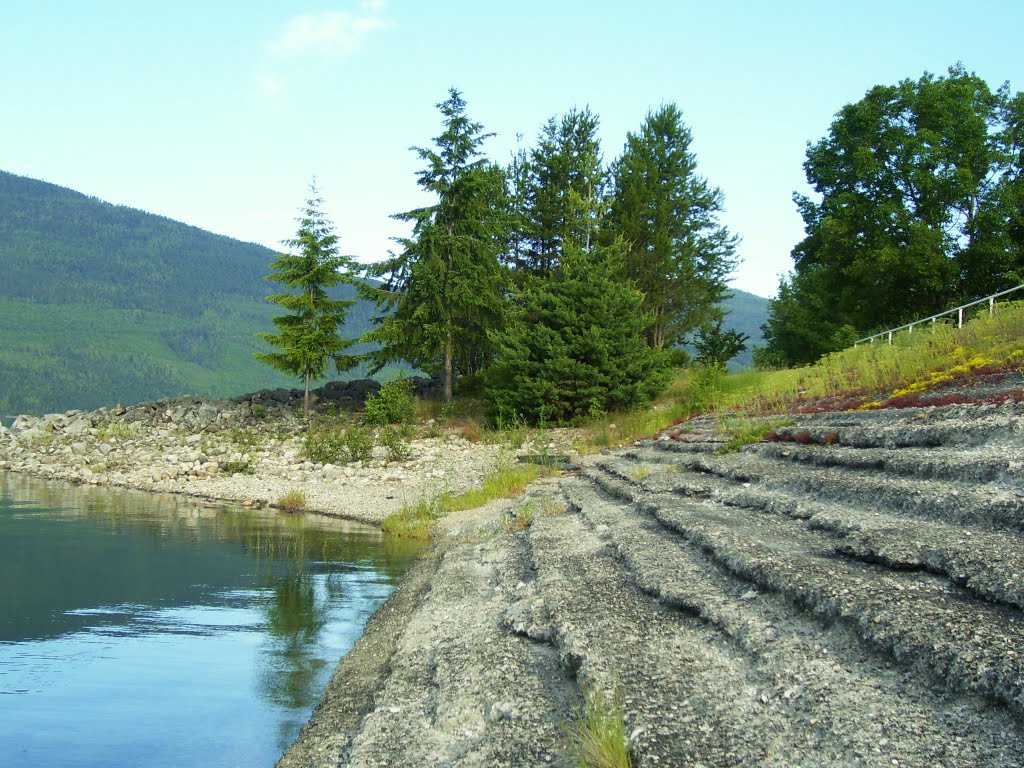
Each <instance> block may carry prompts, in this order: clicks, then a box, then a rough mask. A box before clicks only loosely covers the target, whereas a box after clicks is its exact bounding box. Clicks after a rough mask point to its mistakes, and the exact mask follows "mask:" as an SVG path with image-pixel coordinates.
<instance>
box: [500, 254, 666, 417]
mask: <svg viewBox="0 0 1024 768" xmlns="http://www.w3.org/2000/svg"><path fill="white" fill-rule="evenodd" d="M621 264H622V253H621V249H620V248H618V247H617V246H616V247H609V248H605V249H600V250H599V251H597V252H595V253H593V254H591V253H586V254H584V253H579V252H572V251H567V252H566V255H565V259H564V261H563V264H562V275H561V278H560V279H559V280H545V281H538V282H536V283H531V284H528V285H527V286H526V287H525V288H524V289H523V291H522V293H521V294H520V295H518V296H517V297H516V301H515V302H513V305H514V306H513V309H512V311H511V312H510V314H509V319H508V323H507V324H506V327H505V329H504V330H503V331H502V332H501V333H499V334H496V335H495V342H496V343H497V346H498V362H497V363H496V364H495V365H493V366H492V367H491V368H490V369H489V372H488V376H487V387H486V393H487V400H488V412H489V414H490V416H491V418H492V419H493V420H495V421H497V420H498V419H508V418H509V417H515V416H521V417H522V418H523V419H525V420H526V421H527V422H528V423H531V424H540V425H544V424H552V425H553V424H567V423H573V422H577V423H578V422H579V420H581V419H590V418H595V417H597V416H600V415H601V414H604V413H610V412H613V411H622V410H625V409H628V408H631V407H635V406H644V405H647V404H648V403H649V402H650V401H651V400H652V399H653V398H654V397H655V396H656V395H657V394H658V393H659V392H660V391H661V389H662V388H663V387H664V385H665V384H666V383H667V381H668V378H669V376H670V366H669V360H668V355H667V353H665V352H663V351H661V350H653V349H651V348H649V347H648V346H647V343H646V341H645V338H644V332H645V330H646V328H647V326H648V324H649V320H650V318H649V317H648V316H647V315H645V314H644V313H643V294H641V293H640V292H639V291H637V290H636V289H635V288H634V287H633V285H632V284H631V283H630V282H629V281H624V280H622V279H621Z"/></svg>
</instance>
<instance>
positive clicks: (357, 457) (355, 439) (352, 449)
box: [342, 425, 373, 461]
mask: <svg viewBox="0 0 1024 768" xmlns="http://www.w3.org/2000/svg"><path fill="white" fill-rule="evenodd" d="M342 441H343V442H344V444H345V450H346V453H347V455H348V459H349V461H369V460H370V459H372V458H373V435H372V434H370V430H368V429H366V427H360V426H358V425H353V426H351V427H349V428H348V429H346V430H345V432H344V434H343V435H342Z"/></svg>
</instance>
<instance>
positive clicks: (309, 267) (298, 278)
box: [256, 181, 357, 417]
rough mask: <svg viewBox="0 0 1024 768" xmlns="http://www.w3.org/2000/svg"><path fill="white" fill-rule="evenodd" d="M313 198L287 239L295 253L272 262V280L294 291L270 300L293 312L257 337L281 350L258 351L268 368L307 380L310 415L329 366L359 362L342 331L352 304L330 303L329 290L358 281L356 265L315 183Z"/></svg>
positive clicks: (305, 406) (306, 403) (305, 411)
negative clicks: (313, 391) (344, 252)
mask: <svg viewBox="0 0 1024 768" xmlns="http://www.w3.org/2000/svg"><path fill="white" fill-rule="evenodd" d="M309 189H310V197H309V199H308V200H307V201H306V207H305V209H303V211H302V215H301V216H300V217H299V219H298V221H299V229H298V232H297V233H296V235H295V237H294V238H292V239H290V240H286V241H284V244H285V245H286V246H288V248H290V249H293V250H295V251H297V253H282V254H279V255H278V257H277V258H276V259H275V260H274V261H273V262H272V263H271V265H270V266H271V268H272V269H273V270H274V272H273V273H272V274H270V275H268V279H270V280H273V281H274V282H277V283H281V284H283V285H285V286H287V287H288V288H291V289H294V291H295V292H293V293H280V294H273V295H271V296H268V297H267V299H268V300H269V301H272V302H273V303H275V304H278V305H280V306H281V307H283V308H284V309H286V310H288V312H289V314H286V315H280V316H278V317H275V318H274V325H275V326H276V327H277V329H278V332H277V333H260V334H257V335H258V336H259V337H260V338H261V339H263V340H264V341H266V342H268V343H269V344H270V345H271V346H273V347H277V348H279V349H280V350H281V351H279V352H267V353H256V358H257V359H259V360H261V361H262V362H264V363H267V365H270V366H273V367H274V368H277V369H278V370H280V371H284V372H285V373H289V374H291V375H293V376H299V377H301V378H302V379H303V380H304V382H305V397H304V399H303V414H304V415H305V416H306V417H308V416H309V385H310V382H311V381H312V380H313V379H319V378H321V377H322V376H324V375H325V374H326V373H327V367H328V362H329V361H333V362H334V365H335V367H336V369H337V370H339V371H345V370H349V369H350V368H352V367H353V366H354V365H355V364H356V362H357V359H356V358H355V357H353V356H350V355H346V354H345V350H346V349H348V348H349V347H350V346H351V345H352V344H353V343H354V340H348V339H342V338H341V337H340V336H339V335H338V329H339V328H340V327H341V326H342V325H344V323H345V315H346V313H347V311H348V308H349V307H350V306H352V304H354V303H355V301H354V300H341V299H332V298H330V296H328V295H327V291H326V289H327V288H330V287H331V286H334V285H338V284H339V283H346V284H349V285H353V284H355V283H356V281H355V277H354V270H355V264H354V262H353V261H352V259H351V258H349V257H347V256H340V255H339V254H338V237H337V235H336V234H334V227H333V225H332V224H331V222H330V221H329V220H328V219H327V217H326V216H325V215H324V213H323V211H322V210H321V208H322V206H323V199H322V198H321V197H320V196H319V195H318V193H317V189H316V183H315V181H314V183H312V184H310V188H309Z"/></svg>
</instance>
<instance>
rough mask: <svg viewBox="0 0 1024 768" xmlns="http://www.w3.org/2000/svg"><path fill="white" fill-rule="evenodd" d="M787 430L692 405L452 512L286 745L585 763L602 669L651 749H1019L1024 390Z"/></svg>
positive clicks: (723, 755)
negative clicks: (620, 445)
mask: <svg viewBox="0 0 1024 768" xmlns="http://www.w3.org/2000/svg"><path fill="white" fill-rule="evenodd" d="M785 429H787V430H791V431H792V433H793V434H801V433H803V432H804V431H806V432H808V433H809V434H810V436H811V437H812V438H815V439H813V440H810V441H806V442H802V441H803V440H804V438H801V441H798V442H789V441H787V440H786V439H785V435H777V436H776V437H778V438H781V439H780V441H778V442H772V443H759V444H755V445H750V446H746V447H744V448H742V449H740V450H739V451H738V452H736V453H731V454H724V455H720V454H718V453H716V451H717V450H718V449H719V448H721V446H722V445H723V441H724V436H723V435H721V434H720V433H719V432H718V431H717V429H716V425H715V423H714V422H713V421H712V420H709V419H705V420H698V421H696V422H691V423H690V424H689V425H687V426H686V427H684V428H681V429H678V430H675V431H673V432H672V433H668V434H665V435H662V436H660V437H659V438H658V439H656V440H649V441H644V442H641V443H639V444H637V445H636V446H633V447H631V448H629V449H626V450H622V451H618V452H614V453H611V454H608V455H605V456H600V457H594V458H593V459H592V460H591V461H589V462H587V466H585V467H584V469H583V470H582V472H580V473H579V474H577V475H569V476H563V477H561V478H558V479H552V480H547V481H544V482H542V483H540V484H537V485H535V486H534V487H533V488H532V489H531V491H530V492H529V493H528V494H527V495H526V496H524V497H522V498H520V499H518V500H516V501H514V502H511V503H506V504H505V505H493V506H491V507H489V508H485V509H484V510H480V511H476V512H473V513H466V514H464V515H461V516H458V517H455V518H450V519H448V520H446V521H445V526H446V528H445V533H444V535H443V536H442V537H441V538H440V539H439V542H438V545H437V547H436V551H435V553H434V555H433V557H432V559H430V560H429V561H424V563H422V564H421V566H420V567H421V569H423V570H422V572H421V573H420V575H419V576H418V577H417V578H418V579H421V581H416V580H415V579H413V580H410V582H409V583H408V584H407V585H406V587H403V589H404V590H406V591H405V592H404V593H400V595H404V598H396V599H395V601H393V604H389V607H391V608H393V609H394V610H393V612H392V613H390V614H387V613H386V611H387V610H388V609H385V611H382V612H381V613H380V614H379V615H378V617H377V618H375V620H374V623H371V625H370V627H369V629H368V631H367V634H366V636H365V637H364V638H363V639H362V640H361V641H360V644H359V645H358V646H357V648H356V650H355V651H354V652H353V653H352V654H350V655H349V656H348V657H346V659H345V660H344V661H343V662H342V664H341V666H340V667H339V671H338V673H337V674H336V676H335V678H334V681H333V682H332V684H331V688H330V690H329V692H328V696H327V697H326V698H325V700H324V703H323V704H322V705H321V707H320V708H319V709H318V711H317V713H316V714H315V716H314V718H313V720H312V722H311V724H310V725H309V726H308V727H307V729H306V730H305V731H304V732H303V735H302V736H301V737H300V740H299V742H298V743H297V744H296V746H295V747H293V749H292V750H291V751H290V752H289V753H288V754H286V755H285V757H284V758H283V759H282V763H281V765H283V766H289V767H291V766H312V765H317V766H327V765H331V766H337V765H344V766H378V765H394V766H413V765H416V766H420V765H423V766H430V765H436V766H441V765H445V766H536V765H566V764H568V763H567V758H566V754H565V736H564V732H563V730H562V725H563V724H565V723H568V722H571V721H572V719H573V717H574V712H575V711H576V710H577V709H578V707H579V706H580V704H581V702H582V696H581V691H583V690H585V689H587V688H599V689H602V690H604V691H606V692H608V693H609V694H611V695H613V696H615V697H617V698H618V700H619V701H621V703H622V706H623V711H624V718H625V725H626V733H627V735H628V737H629V744H630V750H631V753H632V756H633V759H634V765H639V766H737V765H740V766H762V765H768V766H772V765H774V766H818V765H842V766H922V768H923V767H924V766H929V767H932V766H1019V765H1022V764H1024V727H1022V723H1024V614H1022V608H1024V591H1022V587H1021V584H1022V579H1024V554H1022V553H1024V546H1022V544H1024V474H1022V467H1024V408H1022V407H1021V406H1019V405H1018V406H1000V407H990V406H950V407H944V408H926V409H907V410H889V411H883V412H873V413H852V414H851V413H839V414H819V415H814V416H804V417H796V423H795V424H793V425H791V426H788V427H786V428H785ZM833 433H834V438H833V439H829V440H825V439H824V437H825V436H830V435H833ZM818 438H821V439H818ZM824 442H829V443H831V444H829V445H825V444H822V443H824ZM517 513H518V515H517ZM527 518H528V519H529V520H530V522H529V524H528V525H527V526H526V527H525V529H523V530H519V528H520V525H519V523H521V522H522V521H523V520H524V519H527ZM417 585H419V586H417ZM414 593H415V594H414ZM400 599H404V602H399V600H400ZM385 617H389V618H385ZM368 669H373V670H376V671H377V672H376V674H378V678H377V683H376V684H375V685H372V686H369V687H368V688H367V687H366V686H363V685H362V683H361V682H360V679H361V678H360V671H361V670H362V671H363V672H365V671H366V670H368ZM349 690H351V691H352V692H353V698H346V696H347V694H346V692H347V691H349ZM356 700H358V702H359V705H358V706H356V707H349V708H348V709H346V710H345V718H343V722H342V721H333V724H332V725H328V724H329V723H331V722H332V721H331V719H330V718H331V717H332V716H333V714H336V713H337V712H338V711H339V710H338V707H337V706H336V702H338V701H346V702H349V703H351V702H352V701H356ZM332 702H335V703H332Z"/></svg>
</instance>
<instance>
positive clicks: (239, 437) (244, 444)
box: [228, 427, 262, 451]
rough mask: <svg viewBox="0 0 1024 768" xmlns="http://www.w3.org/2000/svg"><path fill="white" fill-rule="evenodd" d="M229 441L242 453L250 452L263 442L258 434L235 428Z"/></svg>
mask: <svg viewBox="0 0 1024 768" xmlns="http://www.w3.org/2000/svg"><path fill="white" fill-rule="evenodd" d="M228 439H229V440H230V441H231V443H232V445H234V446H235V447H237V448H238V449H239V450H240V451H249V450H252V449H253V448H255V447H256V446H258V445H259V444H260V442H262V439H261V438H260V436H259V435H258V434H257V433H256V432H252V431H250V430H248V429H241V428H239V427H235V428H234V429H232V430H231V432H230V433H229V434H228Z"/></svg>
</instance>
